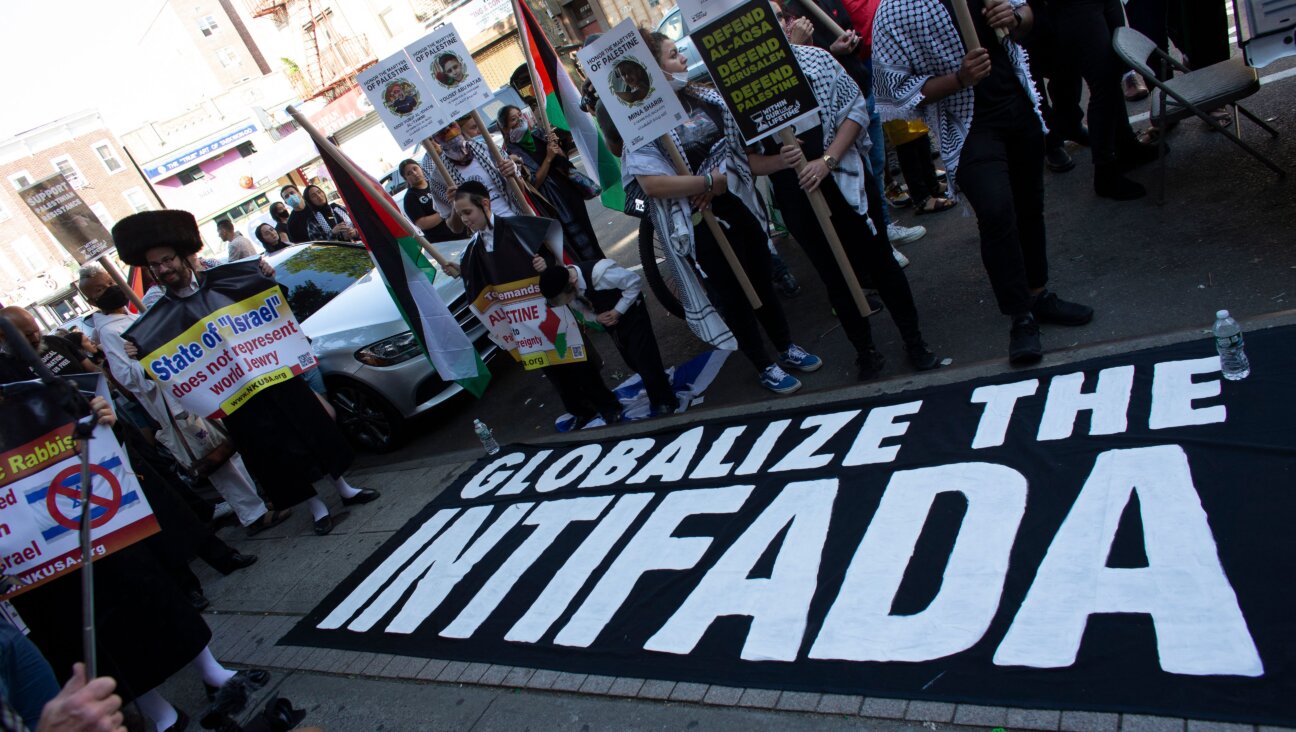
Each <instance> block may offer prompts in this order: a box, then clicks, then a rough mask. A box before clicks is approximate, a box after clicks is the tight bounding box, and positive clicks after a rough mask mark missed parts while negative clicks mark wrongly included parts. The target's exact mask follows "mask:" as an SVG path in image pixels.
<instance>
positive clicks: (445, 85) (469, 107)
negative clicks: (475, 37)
mask: <svg viewBox="0 0 1296 732" xmlns="http://www.w3.org/2000/svg"><path fill="white" fill-rule="evenodd" d="M405 52H406V53H407V54H409V57H410V58H411V59H413V61H414V65H415V67H417V68H418V71H419V73H420V74H422V75H423V78H424V79H426V80H427V84H428V88H430V89H431V90H432V94H433V96H434V97H435V98H436V103H437V104H438V105H439V106H440V107H441V108H442V109H444V110H445V113H446V116H447V121H449V120H455V119H458V118H459V117H462V116H464V115H466V114H471V113H472V111H473V110H474V109H477V108H478V107H480V106H481V105H483V104H485V103H487V102H489V101H490V100H491V99H492V98H493V95H492V94H491V90H490V85H489V84H487V83H486V78H485V77H483V76H482V75H481V71H479V70H478V69H477V62H476V61H473V57H472V54H471V53H469V52H468V47H467V46H466V45H464V42H463V38H462V37H461V36H460V35H459V31H457V30H455V27H454V26H453V25H451V24H449V23H447V24H446V25H443V26H441V27H440V28H437V29H436V30H434V31H432V32H431V33H430V34H428V35H426V36H424V37H423V39H422V40H420V41H418V42H417V43H413V44H411V45H409V46H407V47H406V48H405Z"/></svg>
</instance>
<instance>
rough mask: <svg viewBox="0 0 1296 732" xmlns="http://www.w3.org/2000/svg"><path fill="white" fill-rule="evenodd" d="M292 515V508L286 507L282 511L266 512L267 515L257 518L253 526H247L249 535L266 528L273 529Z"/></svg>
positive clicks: (254, 534)
mask: <svg viewBox="0 0 1296 732" xmlns="http://www.w3.org/2000/svg"><path fill="white" fill-rule="evenodd" d="M291 515H292V509H291V508H285V509H284V510H282V511H269V512H267V513H266V515H264V516H262V517H261V518H259V519H257V520H256V522H254V523H253V524H252V525H251V526H249V527H247V535H248V536H256V535H257V534H259V533H261V532H262V531H265V530H266V529H273V528H274V527H276V526H278V525H279V524H282V523H283V522H285V521H287V520H288V517H289V516H291Z"/></svg>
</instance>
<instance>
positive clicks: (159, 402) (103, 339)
mask: <svg viewBox="0 0 1296 732" xmlns="http://www.w3.org/2000/svg"><path fill="white" fill-rule="evenodd" d="M138 317H139V316H137V315H130V314H129V313H118V314H116V315H108V314H105V313H95V316H94V329H95V340H96V341H98V342H99V348H101V349H102V350H103V352H104V357H105V358H107V359H108V368H109V370H111V371H112V375H113V378H114V379H116V380H117V383H119V384H121V385H122V386H123V387H125V388H126V389H127V390H128V391H130V393H132V394H134V395H135V398H136V399H139V402H140V404H141V405H143V407H144V411H146V412H148V414H149V416H150V417H152V418H153V421H154V422H157V423H158V424H160V425H167V424H169V423H170V418H169V417H168V416H167V405H166V403H165V402H164V400H165V398H166V397H164V396H163V395H162V390H161V389H159V388H158V384H157V382H156V381H153V380H152V379H150V378H149V377H148V374H146V373H144V367H143V366H141V365H140V362H139V361H137V360H135V359H133V358H131V357H130V356H127V355H126V345H125V344H126V339H125V338H122V333H123V332H124V331H125V330H126V329H127V328H129V327H130V325H131V323H134V322H135V320H136V318H138ZM173 407H174V405H173ZM183 411H184V410H183V409H180V408H179V407H174V408H173V409H172V410H171V412H172V413H173V414H181V413H183Z"/></svg>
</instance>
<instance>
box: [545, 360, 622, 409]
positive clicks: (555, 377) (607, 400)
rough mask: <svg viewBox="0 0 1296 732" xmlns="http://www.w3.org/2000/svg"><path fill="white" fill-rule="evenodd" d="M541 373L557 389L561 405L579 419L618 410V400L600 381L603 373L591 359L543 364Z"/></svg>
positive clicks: (619, 406) (619, 403)
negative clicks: (551, 364)
mask: <svg viewBox="0 0 1296 732" xmlns="http://www.w3.org/2000/svg"><path fill="white" fill-rule="evenodd" d="M544 375H545V376H546V377H548V379H549V382H550V383H551V384H553V385H554V388H555V389H557V390H558V398H560V399H562V403H563V408H565V409H566V410H567V412H568V413H569V414H571V415H572V416H574V417H577V418H580V419H589V418H592V417H594V416H596V415H599V414H603V415H611V414H620V413H621V402H619V401H617V398H616V394H613V393H612V390H611V389H609V388H607V384H604V383H603V376H602V374H600V373H599V370H598V367H596V366H595V365H594V364H593V363H592V362H591V361H588V360H586V361H579V362H577V363H567V364H559V365H557V366H546V367H544Z"/></svg>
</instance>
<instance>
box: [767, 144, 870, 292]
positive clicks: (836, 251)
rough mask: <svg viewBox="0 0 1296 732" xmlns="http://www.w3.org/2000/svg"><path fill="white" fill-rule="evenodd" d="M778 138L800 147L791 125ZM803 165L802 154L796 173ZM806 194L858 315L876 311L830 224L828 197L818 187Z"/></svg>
mask: <svg viewBox="0 0 1296 732" xmlns="http://www.w3.org/2000/svg"><path fill="white" fill-rule="evenodd" d="M779 139H780V140H782V141H783V144H784V145H791V146H793V147H795V148H797V149H798V150H799V149H801V143H799V142H797V139H796V135H795V134H793V132H792V128H791V127H784V128H783V129H781V130H779ZM805 166H806V161H805V156H804V155H802V157H801V162H800V163H798V164H797V165H796V168H795V170H796V172H797V175H800V174H801V170H802V169H804V168H805ZM806 196H808V197H809V198H810V207H811V208H812V209H814V212H815V217H816V218H818V219H819V228H820V229H823V233H824V238H826V239H827V240H828V248H829V249H832V254H833V259H835V260H837V266H838V267H841V271H842V276H843V277H845V278H846V288H847V289H849V290H850V294H851V298H852V299H854V300H855V307H857V308H859V311H860V315H863V316H864V317H868V316H870V315H872V314H873V313H875V312H877V311H876V310H874V309H873V308H871V307H869V304H868V298H866V297H864V290H863V288H861V287H860V283H859V278H857V277H856V276H855V269H854V267H852V266H851V263H850V259H849V258H848V257H847V256H846V250H845V249H844V248H842V243H841V237H839V236H837V229H836V227H834V226H833V224H832V211H830V210H829V209H828V199H826V198H824V194H823V191H821V190H819V189H818V188H816V189H814V190H813V191H807V192H806Z"/></svg>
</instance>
